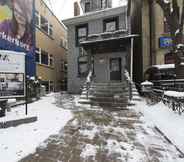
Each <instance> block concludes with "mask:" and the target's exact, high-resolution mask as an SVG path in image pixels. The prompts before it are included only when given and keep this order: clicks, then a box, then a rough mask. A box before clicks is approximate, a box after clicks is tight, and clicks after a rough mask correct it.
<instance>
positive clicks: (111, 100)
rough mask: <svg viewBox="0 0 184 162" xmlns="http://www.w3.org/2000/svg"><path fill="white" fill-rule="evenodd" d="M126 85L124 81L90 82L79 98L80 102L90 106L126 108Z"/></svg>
mask: <svg viewBox="0 0 184 162" xmlns="http://www.w3.org/2000/svg"><path fill="white" fill-rule="evenodd" d="M127 96H128V86H127V85H126V83H125V82H112V83H111V82H108V83H92V85H91V86H90V88H89V89H88V90H87V89H86V86H84V87H83V92H82V94H81V97H80V99H79V103H80V104H90V105H91V106H101V107H112V108H115V107H117V108H120V107H121V108H123V109H124V108H126V107H127V105H128V97H127Z"/></svg>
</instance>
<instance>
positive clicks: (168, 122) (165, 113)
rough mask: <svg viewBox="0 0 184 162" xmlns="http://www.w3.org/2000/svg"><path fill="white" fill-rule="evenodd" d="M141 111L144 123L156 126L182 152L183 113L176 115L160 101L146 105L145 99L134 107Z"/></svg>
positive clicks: (183, 149) (183, 143) (183, 138)
mask: <svg viewBox="0 0 184 162" xmlns="http://www.w3.org/2000/svg"><path fill="white" fill-rule="evenodd" d="M134 108H135V110H136V111H140V112H142V113H143V120H145V123H150V124H152V125H153V126H154V125H155V126H157V127H158V128H159V129H160V130H161V131H162V132H163V133H164V134H165V135H166V136H167V137H168V138H169V139H170V140H171V141H172V142H173V143H174V144H175V145H176V146H177V147H178V148H179V149H180V150H181V151H182V152H184V125H183V124H184V114H182V115H178V113H175V112H173V111H172V110H171V109H169V108H168V107H167V106H165V105H164V104H163V103H162V102H160V103H158V104H156V105H152V106H151V105H147V104H146V102H145V101H141V102H138V103H137V105H136V106H135V107H134Z"/></svg>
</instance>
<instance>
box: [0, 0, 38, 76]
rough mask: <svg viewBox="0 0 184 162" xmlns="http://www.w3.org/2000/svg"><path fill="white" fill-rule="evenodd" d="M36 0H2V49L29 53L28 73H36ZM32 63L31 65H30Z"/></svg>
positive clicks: (0, 37)
mask: <svg viewBox="0 0 184 162" xmlns="http://www.w3.org/2000/svg"><path fill="white" fill-rule="evenodd" d="M33 11H34V0H0V49H3V50H11V51H17V52H25V53H26V54H27V58H26V59H27V61H28V62H27V64H26V65H27V68H26V69H28V75H31V76H32V75H34V73H35V67H34V66H36V64H35V61H34V46H35V45H34V44H35V40H34V38H35V35H34V34H35V28H34V23H33V19H34V18H33V17H34V12H33ZM30 63H31V65H32V66H31V67H30Z"/></svg>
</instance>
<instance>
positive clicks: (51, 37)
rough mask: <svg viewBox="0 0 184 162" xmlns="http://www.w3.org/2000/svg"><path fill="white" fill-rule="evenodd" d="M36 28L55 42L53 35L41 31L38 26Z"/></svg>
mask: <svg viewBox="0 0 184 162" xmlns="http://www.w3.org/2000/svg"><path fill="white" fill-rule="evenodd" d="M36 28H37V29H38V30H40V31H41V32H42V33H44V34H45V35H47V36H48V37H49V38H50V39H52V40H54V38H53V37H52V36H51V35H49V34H48V33H47V32H45V31H44V30H43V29H41V28H40V27H38V26H36Z"/></svg>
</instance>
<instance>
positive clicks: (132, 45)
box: [130, 38, 134, 81]
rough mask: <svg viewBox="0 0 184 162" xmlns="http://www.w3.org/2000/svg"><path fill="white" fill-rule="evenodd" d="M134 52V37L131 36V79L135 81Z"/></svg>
mask: <svg viewBox="0 0 184 162" xmlns="http://www.w3.org/2000/svg"><path fill="white" fill-rule="evenodd" d="M133 53H134V38H131V52H130V79H131V80H132V81H133V61H134V60H133Z"/></svg>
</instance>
